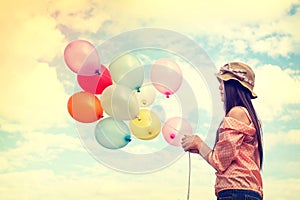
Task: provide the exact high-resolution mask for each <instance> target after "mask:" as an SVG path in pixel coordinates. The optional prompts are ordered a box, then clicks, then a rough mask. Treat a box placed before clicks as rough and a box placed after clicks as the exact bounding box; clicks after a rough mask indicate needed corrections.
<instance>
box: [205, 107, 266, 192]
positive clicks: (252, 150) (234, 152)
mask: <svg viewBox="0 0 300 200" xmlns="http://www.w3.org/2000/svg"><path fill="white" fill-rule="evenodd" d="M247 114H248V112H247ZM218 132H219V141H218V142H217V143H216V146H215V148H214V150H210V151H206V152H208V153H206V154H205V155H203V154H201V155H202V156H203V157H204V158H205V160H206V161H207V162H208V163H209V164H210V165H211V166H213V167H214V168H215V169H216V170H217V172H216V184H215V192H216V195H217V194H218V192H220V191H222V190H226V189H244V190H252V191H256V192H258V193H259V194H260V195H261V196H263V191H262V178H261V174H260V164H259V163H260V160H259V153H258V143H257V140H256V137H255V135H256V130H255V128H254V125H253V123H251V124H250V125H247V124H245V123H243V122H240V121H238V120H236V119H235V118H232V117H225V118H224V120H223V123H222V124H221V126H220V128H219V130H218Z"/></svg>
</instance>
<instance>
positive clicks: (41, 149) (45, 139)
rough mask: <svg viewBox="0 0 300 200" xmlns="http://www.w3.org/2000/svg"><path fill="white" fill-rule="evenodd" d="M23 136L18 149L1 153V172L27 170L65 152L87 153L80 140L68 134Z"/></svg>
mask: <svg viewBox="0 0 300 200" xmlns="http://www.w3.org/2000/svg"><path fill="white" fill-rule="evenodd" d="M22 136H23V137H22V139H21V140H19V141H17V143H16V147H14V148H10V149H8V150H5V151H0V171H6V170H9V171H14V170H15V169H16V168H19V167H21V168H26V167H27V165H28V164H33V163H41V162H46V163H47V162H50V161H52V160H53V159H55V158H57V156H59V154H60V153H61V152H64V151H74V152H80V151H85V149H84V148H83V147H82V146H81V143H80V140H79V138H75V137H71V136H68V135H66V134H55V135H54V134H49V133H42V132H28V133H24V134H22Z"/></svg>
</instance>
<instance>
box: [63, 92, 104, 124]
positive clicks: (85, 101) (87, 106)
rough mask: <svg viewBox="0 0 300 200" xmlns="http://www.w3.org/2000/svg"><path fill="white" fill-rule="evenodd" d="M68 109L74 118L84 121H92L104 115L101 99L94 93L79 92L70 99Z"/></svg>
mask: <svg viewBox="0 0 300 200" xmlns="http://www.w3.org/2000/svg"><path fill="white" fill-rule="evenodd" d="M68 111H69V114H70V115H71V117H72V118H73V119H75V120H76V121H79V122H83V123H91V122H95V121H97V120H99V119H100V118H101V117H103V109H102V105H101V102H100V100H99V99H98V98H97V97H96V96H95V95H94V94H92V93H89V92H77V93H75V94H73V95H72V96H71V97H70V98H69V101H68Z"/></svg>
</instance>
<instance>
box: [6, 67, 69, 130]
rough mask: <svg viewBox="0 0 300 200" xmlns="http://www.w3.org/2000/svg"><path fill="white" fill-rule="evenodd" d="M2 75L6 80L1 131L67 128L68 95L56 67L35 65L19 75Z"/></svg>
mask: <svg viewBox="0 0 300 200" xmlns="http://www.w3.org/2000/svg"><path fill="white" fill-rule="evenodd" d="M8 70H9V69H8ZM5 75H6V74H1V77H3V79H4V80H7V82H6V81H4V82H6V84H5V85H3V84H2V86H1V87H2V88H1V92H2V94H3V95H2V97H1V104H0V112H1V121H0V122H1V129H2V130H5V131H8V132H13V131H26V130H36V129H43V128H50V127H61V126H65V125H66V119H67V118H66V116H67V113H68V112H67V101H68V96H67V95H66V93H65V91H64V88H63V86H62V84H61V83H60V82H59V81H58V79H57V75H56V69H55V68H53V67H50V66H48V64H46V63H34V67H33V66H31V68H29V69H28V71H24V72H23V73H22V74H16V75H15V76H5ZM3 79H2V81H3Z"/></svg>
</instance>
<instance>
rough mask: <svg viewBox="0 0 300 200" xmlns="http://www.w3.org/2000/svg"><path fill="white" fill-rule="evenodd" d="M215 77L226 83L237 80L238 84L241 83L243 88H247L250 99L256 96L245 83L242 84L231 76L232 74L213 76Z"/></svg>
mask: <svg viewBox="0 0 300 200" xmlns="http://www.w3.org/2000/svg"><path fill="white" fill-rule="evenodd" d="M215 75H216V77H217V78H218V79H221V80H223V81H228V80H237V81H238V82H239V83H241V84H242V85H243V86H244V87H245V88H247V89H248V90H249V91H250V94H251V98H252V99H255V98H257V95H256V94H255V92H253V91H252V90H251V89H250V88H249V85H248V84H247V83H244V82H243V81H241V80H239V79H238V78H236V77H234V76H232V74H230V73H226V74H219V73H217V74H215Z"/></svg>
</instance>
